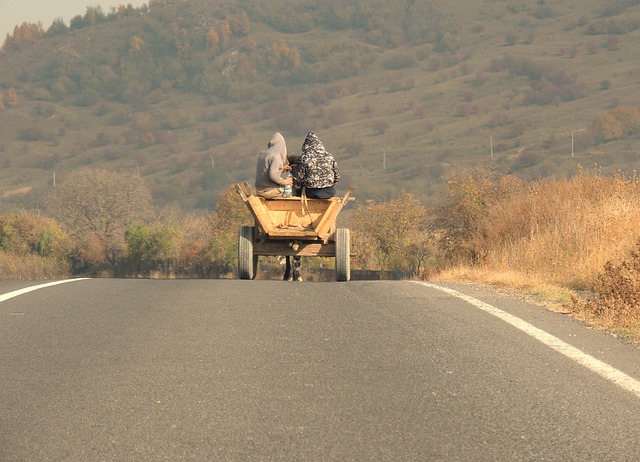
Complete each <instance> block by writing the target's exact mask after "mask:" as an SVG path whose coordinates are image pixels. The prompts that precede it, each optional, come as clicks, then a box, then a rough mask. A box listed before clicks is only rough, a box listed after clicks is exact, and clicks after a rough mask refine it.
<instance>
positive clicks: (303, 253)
mask: <svg viewBox="0 0 640 462" xmlns="http://www.w3.org/2000/svg"><path fill="white" fill-rule="evenodd" d="M253 253H254V255H264V256H270V257H275V256H278V255H282V256H288V255H293V256H300V257H335V255H336V246H335V243H333V242H330V243H328V244H322V243H321V242H313V243H305V242H299V243H298V250H293V248H291V247H289V244H288V243H287V242H285V241H282V242H273V241H270V242H256V243H255V244H254V245H253Z"/></svg>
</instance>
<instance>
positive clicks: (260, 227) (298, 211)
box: [235, 182, 353, 281]
mask: <svg viewBox="0 0 640 462" xmlns="http://www.w3.org/2000/svg"><path fill="white" fill-rule="evenodd" d="M235 188H236V191H237V192H238V194H239V195H240V197H242V200H244V202H245V203H246V204H247V207H248V208H249V210H250V211H251V214H252V215H253V217H254V218H255V226H242V227H241V228H240V231H239V234H238V275H239V277H240V279H254V278H255V277H256V270H257V265H258V256H260V255H264V256H277V255H282V256H302V257H308V256H319V257H335V259H336V280H337V281H348V280H349V279H350V278H351V269H350V257H351V239H350V235H349V229H348V228H336V219H337V218H338V214H339V213H340V211H341V210H342V207H344V206H345V205H346V203H347V202H348V201H349V200H353V198H352V197H350V196H351V193H352V192H353V188H349V190H348V191H347V192H346V194H345V195H344V196H343V197H332V198H330V199H306V198H300V197H287V198H278V199H265V198H263V197H260V196H257V195H254V194H253V193H252V189H251V187H250V186H249V184H248V183H246V182H245V183H239V184H236V185H235Z"/></svg>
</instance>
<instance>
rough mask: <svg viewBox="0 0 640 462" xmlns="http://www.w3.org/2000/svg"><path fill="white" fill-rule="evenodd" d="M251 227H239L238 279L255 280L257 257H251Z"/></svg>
mask: <svg viewBox="0 0 640 462" xmlns="http://www.w3.org/2000/svg"><path fill="white" fill-rule="evenodd" d="M253 228H254V227H253V226H241V227H240V232H239V233H238V277H239V278H240V279H255V278H256V273H257V271H256V270H257V266H258V265H257V263H258V256H257V255H253Z"/></svg>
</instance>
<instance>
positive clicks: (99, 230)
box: [46, 168, 151, 264]
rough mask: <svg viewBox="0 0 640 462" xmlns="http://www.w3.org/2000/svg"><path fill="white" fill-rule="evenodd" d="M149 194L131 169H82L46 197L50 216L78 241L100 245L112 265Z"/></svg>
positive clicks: (146, 205) (142, 212) (144, 208)
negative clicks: (128, 171)
mask: <svg viewBox="0 0 640 462" xmlns="http://www.w3.org/2000/svg"><path fill="white" fill-rule="evenodd" d="M150 204H151V193H150V191H149V188H148V187H147V186H146V185H145V183H144V181H143V180H142V178H140V176H139V175H137V174H136V173H134V172H131V173H123V172H114V171H110V170H104V169H93V168H85V169H80V170H76V171H73V172H71V173H69V175H68V176H67V177H66V178H64V179H63V181H62V182H60V184H59V185H58V186H56V187H55V188H54V189H53V191H52V192H51V193H50V194H49V195H48V196H47V198H46V207H47V210H48V212H49V214H50V215H51V216H53V217H54V218H56V219H57V220H58V222H59V223H60V224H61V225H62V226H63V227H64V228H65V229H67V230H68V232H69V234H70V235H71V236H72V237H73V238H75V239H77V240H79V241H83V240H91V241H94V242H97V243H99V244H100V247H101V250H102V253H103V256H104V258H106V260H107V261H108V262H109V263H111V264H114V263H115V261H116V258H117V256H118V254H119V253H120V251H121V249H122V248H123V242H124V230H125V228H126V227H127V225H129V224H130V223H131V222H132V221H133V220H135V219H140V218H143V217H144V216H145V215H146V214H148V212H149V210H150Z"/></svg>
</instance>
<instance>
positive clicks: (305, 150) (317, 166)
mask: <svg viewBox="0 0 640 462" xmlns="http://www.w3.org/2000/svg"><path fill="white" fill-rule="evenodd" d="M297 180H298V181H299V182H300V184H301V185H302V186H303V187H304V190H305V194H306V195H307V197H308V198H313V199H328V198H330V197H333V196H335V194H336V189H335V184H336V183H337V182H338V180H340V172H339V171H338V164H337V162H336V160H335V158H334V157H333V155H332V154H331V153H330V152H328V151H327V150H326V149H325V148H324V145H323V144H322V142H321V141H320V139H319V138H318V135H316V134H315V133H313V132H309V133H308V134H307V137H306V138H305V140H304V143H302V157H301V158H300V165H299V171H298V178H297Z"/></svg>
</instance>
